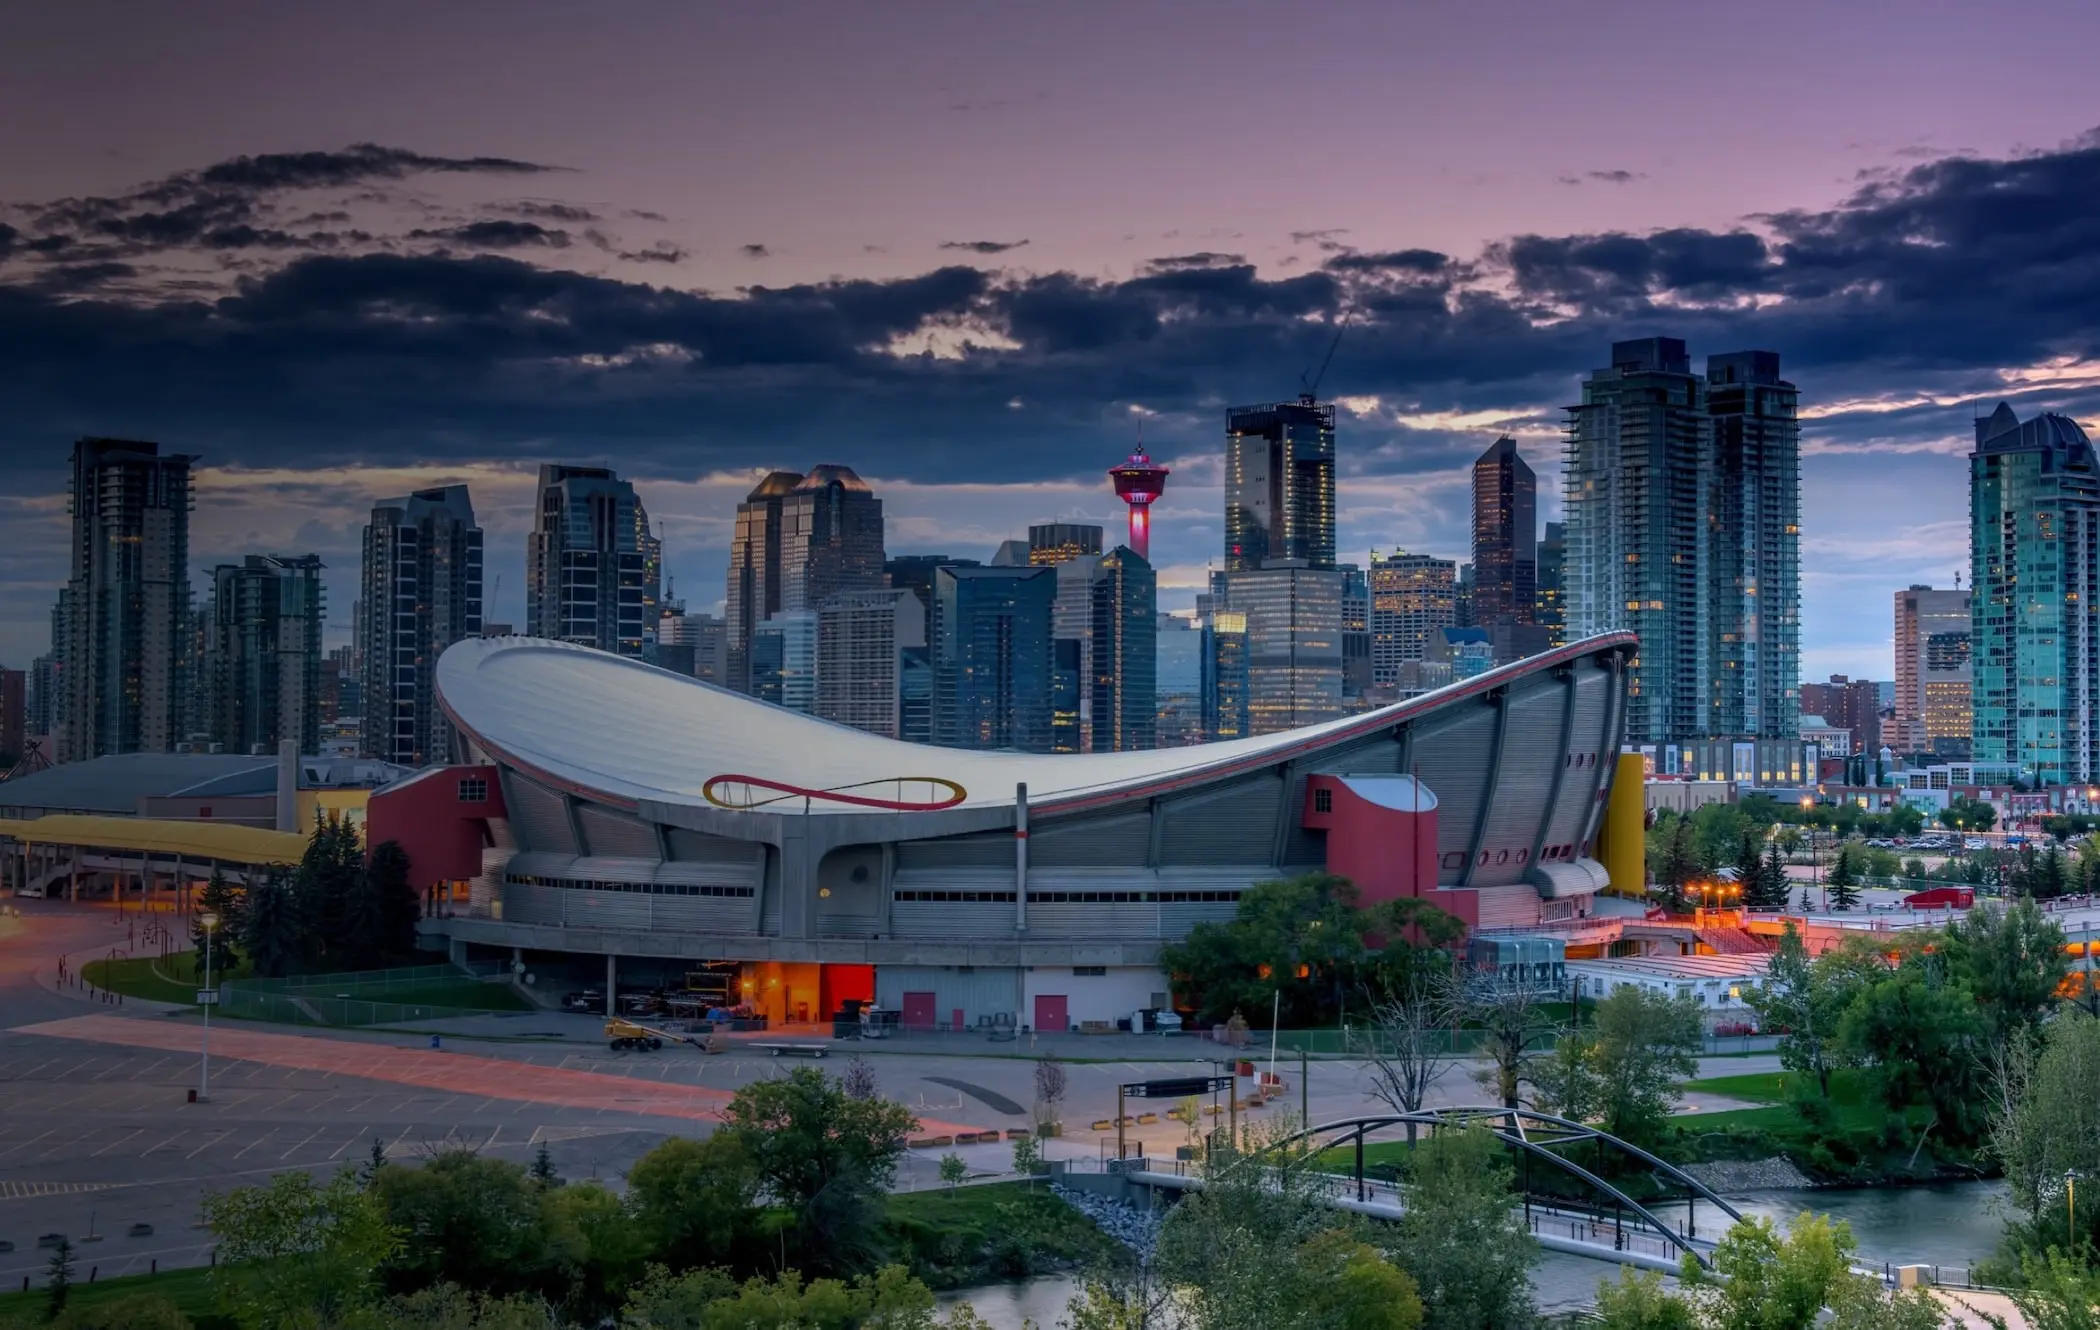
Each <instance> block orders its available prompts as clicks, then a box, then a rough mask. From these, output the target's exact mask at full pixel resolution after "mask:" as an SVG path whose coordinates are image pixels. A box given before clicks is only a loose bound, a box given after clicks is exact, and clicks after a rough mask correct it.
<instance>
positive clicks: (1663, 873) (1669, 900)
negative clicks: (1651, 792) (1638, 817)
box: [1654, 817, 1704, 910]
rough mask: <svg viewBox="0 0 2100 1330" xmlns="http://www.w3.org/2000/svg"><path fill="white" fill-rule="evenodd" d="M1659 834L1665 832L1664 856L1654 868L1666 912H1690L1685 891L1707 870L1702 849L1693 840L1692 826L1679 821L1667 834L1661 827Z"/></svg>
mask: <svg viewBox="0 0 2100 1330" xmlns="http://www.w3.org/2000/svg"><path fill="white" fill-rule="evenodd" d="M1656 830H1657V831H1660V832H1663V846H1662V854H1661V857H1660V860H1659V862H1657V863H1656V865H1655V868H1654V878H1655V885H1656V888H1657V890H1658V891H1659V892H1660V894H1661V896H1662V901H1663V904H1664V906H1665V907H1666V908H1668V909H1671V910H1683V909H1684V908H1686V898H1685V888H1686V887H1688V886H1690V885H1691V882H1692V880H1693V879H1694V878H1696V877H1698V876H1699V874H1700V872H1701V871H1702V870H1703V867H1704V866H1703V865H1702V864H1701V863H1700V862H1699V853H1698V847H1697V845H1696V844H1695V843H1694V842H1693V839H1692V824H1691V823H1690V822H1688V821H1687V820H1685V819H1684V818H1682V817H1677V818H1673V819H1672V820H1671V822H1670V824H1669V827H1668V829H1667V831H1665V830H1664V828H1663V827H1662V825H1661V824H1658V825H1657V827H1656Z"/></svg>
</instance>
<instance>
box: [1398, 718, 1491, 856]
mask: <svg viewBox="0 0 2100 1330" xmlns="http://www.w3.org/2000/svg"><path fill="white" fill-rule="evenodd" d="M1460 706H1461V709H1460V710H1459V711H1457V712H1456V713H1447V714H1446V716H1445V717H1439V718H1438V719H1436V720H1433V721H1426V722H1424V723H1423V725H1422V726H1421V728H1420V729H1418V730H1417V731H1416V732H1415V747H1414V757H1413V762H1412V765H1413V766H1414V769H1415V771H1416V773H1417V774H1419V775H1420V777H1421V779H1422V783H1423V784H1425V785H1427V786H1428V787H1429V789H1430V792H1431V793H1433V794H1434V795H1436V798H1437V809H1436V834H1437V882H1438V884H1439V885H1442V886H1451V885H1454V884H1456V883H1457V882H1458V880H1459V877H1460V876H1461V875H1462V874H1463V873H1464V871H1465V869H1464V866H1463V863H1462V862H1461V863H1460V864H1459V866H1456V867H1453V866H1450V859H1451V855H1452V854H1453V852H1457V853H1459V854H1460V855H1464V854H1466V853H1469V852H1470V851H1471V849H1472V843H1473V826H1474V823H1476V822H1477V821H1479V819H1480V803H1481V798H1482V796H1483V795H1485V794H1486V792H1487V768H1488V758H1489V757H1490V756H1491V754H1490V753H1489V751H1488V747H1489V745H1490V744H1492V743H1493V742H1494V738H1495V712H1494V710H1493V708H1491V707H1488V706H1487V705H1485V704H1484V703H1481V702H1466V703H1461V704H1460Z"/></svg>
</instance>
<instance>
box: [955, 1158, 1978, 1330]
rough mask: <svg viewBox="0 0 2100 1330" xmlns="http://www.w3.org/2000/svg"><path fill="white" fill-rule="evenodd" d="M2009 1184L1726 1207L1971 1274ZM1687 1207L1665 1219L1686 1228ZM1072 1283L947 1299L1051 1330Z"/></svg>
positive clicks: (1871, 1259)
mask: <svg viewBox="0 0 2100 1330" xmlns="http://www.w3.org/2000/svg"><path fill="white" fill-rule="evenodd" d="M2004 1194H2005V1184H2004V1183H2003V1182H1947V1183H1937V1184H1934V1185H1931V1186H1924V1187H1876V1188H1861V1189H1857V1190H1836V1189H1832V1190H1827V1191H1821V1190H1819V1191H1771V1192H1753V1193H1748V1194H1745V1195H1743V1196H1739V1197H1730V1198H1729V1199H1730V1201H1731V1203H1732V1204H1734V1206H1735V1207H1736V1209H1738V1210H1740V1211H1742V1212H1743V1213H1744V1214H1746V1215H1764V1216H1767V1217H1769V1218H1771V1219H1773V1220H1775V1221H1777V1222H1779V1223H1780V1224H1782V1225H1784V1224H1785V1223H1786V1222H1787V1221H1788V1220H1790V1219H1792V1218H1793V1217H1794V1216H1795V1215H1797V1214H1799V1213H1801V1212H1802V1211H1804V1210H1815V1211H1818V1212H1820V1213H1823V1214H1827V1215H1829V1216H1831V1217H1832V1218H1833V1219H1842V1220H1844V1221H1845V1222H1846V1223H1848V1224H1850V1225H1851V1226H1852V1236H1853V1237H1854V1238H1855V1239H1857V1241H1858V1243H1859V1256H1860V1259H1861V1260H1862V1261H1864V1262H1867V1263H1871V1264H1880V1263H1882V1262H1887V1263H1889V1264H1891V1265H1938V1266H1942V1267H1958V1268H1961V1269H1966V1268H1967V1267H1968V1266H1969V1264H1970V1263H1971V1262H1973V1261H1977V1260H1980V1259H1982V1258H1983V1257H1985V1256H1988V1255H1990V1254H1991V1252H1992V1251H1994V1250H1995V1249H1996V1248H1997V1246H1998V1239H1999V1235H2000V1233H2001V1232H2002V1231H2003V1227H2004V1219H2003V1216H2002V1215H2001V1214H2000V1213H1999V1209H1998V1203H1999V1198H2001V1197H2002V1196H2003V1195H2004ZM1683 1215H1684V1211H1683V1209H1682V1207H1676V1208H1672V1209H1671V1210H1669V1211H1668V1212H1667V1213H1666V1214H1665V1216H1664V1217H1665V1218H1667V1219H1670V1220H1672V1221H1678V1220H1681V1218H1682V1217H1683ZM1696 1218H1697V1221H1698V1225H1699V1232H1700V1234H1701V1235H1702V1236H1706V1235H1711V1234H1718V1233H1720V1232H1722V1231H1723V1230H1724V1229H1725V1228H1726V1227H1727V1222H1728V1220H1727V1216H1726V1215H1723V1214H1721V1213H1720V1212H1719V1211H1718V1210H1715V1209H1713V1207H1711V1206H1709V1205H1705V1204H1703V1203H1702V1204H1701V1205H1700V1207H1699V1210H1698V1213H1697V1215H1696ZM1617 1277H1618V1276H1617V1272H1616V1271H1615V1270H1613V1268H1612V1267H1611V1266H1609V1265H1607V1264H1606V1263H1604V1262H1602V1261H1593V1260H1587V1259H1585V1258H1583V1257H1580V1256H1563V1255H1559V1254H1557V1253H1554V1252H1545V1253H1542V1254H1541V1255H1540V1257H1539V1262H1538V1264H1537V1265H1536V1266H1534V1267H1533V1269H1532V1281H1531V1282H1532V1286H1533V1288H1534V1290H1535V1293H1536V1296H1537V1299H1538V1304H1539V1306H1540V1308H1541V1309H1543V1310H1547V1311H1558V1310H1568V1309H1572V1308H1576V1307H1584V1306H1588V1305H1589V1304H1590V1303H1591V1302H1592V1301H1594V1299H1595V1296H1596V1291H1597V1284H1598V1282H1599V1281H1601V1280H1605V1279H1615V1278H1617ZM1074 1288H1075V1282H1074V1281H1073V1280H1071V1279H1069V1278H1065V1277H1053V1278H1047V1279H1033V1280H1029V1281H1028V1282H1026V1283H1021V1284H991V1285H986V1286H984V1287H982V1288H975V1289H968V1290H965V1291H963V1292H960V1293H957V1294H954V1295H953V1296H952V1297H949V1298H944V1299H943V1301H944V1302H952V1301H963V1302H968V1303H970V1304H971V1305H972V1306H974V1307H975V1308H976V1309H977V1311H978V1314H979V1315H981V1316H983V1317H984V1318H985V1320H987V1321H989V1322H991V1324H992V1325H994V1326H996V1327H998V1330H1021V1327H1022V1325H1023V1323H1024V1322H1030V1321H1032V1322H1033V1323H1034V1324H1035V1325H1036V1326H1037V1327H1039V1328H1040V1330H1055V1327H1056V1326H1058V1325H1059V1324H1060V1323H1061V1322H1062V1321H1063V1319H1064V1313H1065V1303H1066V1302H1067V1301H1068V1300H1069V1299H1070V1298H1071V1296H1072V1293H1073V1291H1074Z"/></svg>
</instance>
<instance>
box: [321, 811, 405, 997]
mask: <svg viewBox="0 0 2100 1330" xmlns="http://www.w3.org/2000/svg"><path fill="white" fill-rule="evenodd" d="M353 834H354V833H353ZM408 872H409V862H408V853H407V851H405V850H403V849H402V848H401V847H400V846H399V845H398V844H396V843H395V842H393V841H382V842H380V843H379V844H378V845H375V846H373V847H372V854H371V857H370V858H369V859H367V860H366V861H365V862H364V863H363V864H362V865H360V866H359V868H358V871H357V875H356V877H355V879H354V880H353V881H352V882H351V883H350V887H349V889H350V896H349V899H348V900H347V901H346V902H345V904H344V907H343V927H344V933H345V938H344V941H343V945H342V948H341V959H340V961H339V962H338V964H340V965H341V966H342V967H343V968H346V969H368V968H373V967H376V966H379V965H383V964H385V963H386V962H387V961H388V960H389V959H391V958H392V957H395V956H405V955H408V954H409V953H411V952H413V951H414V950H415V949H416V921H417V919H418V918H420V917H421V915H422V906H421V904H420V902H418V900H417V899H416V891H415V888H414V887H412V886H410V885H409V883H408Z"/></svg>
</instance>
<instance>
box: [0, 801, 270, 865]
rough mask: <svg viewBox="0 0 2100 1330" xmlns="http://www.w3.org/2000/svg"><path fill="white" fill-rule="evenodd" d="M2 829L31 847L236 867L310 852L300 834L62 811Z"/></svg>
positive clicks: (222, 823)
mask: <svg viewBox="0 0 2100 1330" xmlns="http://www.w3.org/2000/svg"><path fill="white" fill-rule="evenodd" d="M0 829H4V830H5V831H6V832H7V834H9V835H10V836H13V837H15V838H16V839H18V840H21V841H23V842H25V843H26V844H30V845H78V846H85V847H90V848H93V849H101V850H133V851H143V852H145V853H147V854H162V855H181V856H182V857H184V858H186V859H194V860H197V861H199V862H200V863H201V862H204V861H207V860H213V859H217V860H221V861H224V862H226V863H235V864H295V863H297V862H299V856H300V855H302V854H303V853H305V851H306V837H305V836H304V835H302V834H301V833H299V832H296V831H265V830H263V829H262V828H260V827H243V826H236V825H234V824H233V823H230V822H176V821H169V820H165V819H161V818H150V817H92V816H83V815H78V814H70V813H58V814H52V815H51V816H48V817H39V818H26V819H23V820H20V821H17V822H14V823H11V824H4V826H0Z"/></svg>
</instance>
